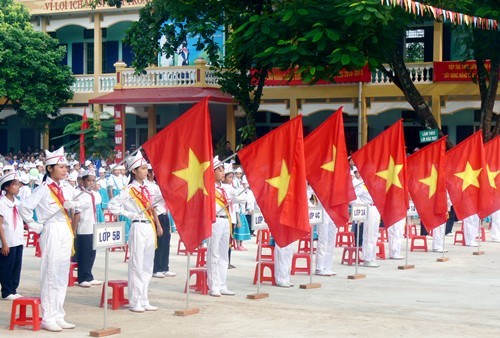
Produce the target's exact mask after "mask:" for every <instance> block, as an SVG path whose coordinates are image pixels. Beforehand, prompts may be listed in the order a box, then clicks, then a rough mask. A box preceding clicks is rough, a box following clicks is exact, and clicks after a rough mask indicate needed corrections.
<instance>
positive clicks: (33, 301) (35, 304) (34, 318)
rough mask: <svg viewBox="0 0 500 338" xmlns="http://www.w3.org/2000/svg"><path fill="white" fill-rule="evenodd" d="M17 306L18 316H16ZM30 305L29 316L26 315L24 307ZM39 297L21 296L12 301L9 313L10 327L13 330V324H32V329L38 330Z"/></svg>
mask: <svg viewBox="0 0 500 338" xmlns="http://www.w3.org/2000/svg"><path fill="white" fill-rule="evenodd" d="M18 306H19V317H16V314H17V307H18ZM28 306H31V317H27V316H26V308H27V307H28ZM40 323H41V318H40V298H31V297H21V298H18V299H14V300H13V301H12V311H11V315H10V329H11V330H14V326H15V325H19V326H25V325H32V326H33V331H38V330H40Z"/></svg>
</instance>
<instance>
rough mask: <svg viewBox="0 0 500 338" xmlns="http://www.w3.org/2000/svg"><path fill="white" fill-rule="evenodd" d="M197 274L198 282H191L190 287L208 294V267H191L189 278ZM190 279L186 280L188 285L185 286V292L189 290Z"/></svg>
mask: <svg viewBox="0 0 500 338" xmlns="http://www.w3.org/2000/svg"><path fill="white" fill-rule="evenodd" d="M192 275H195V276H196V283H195V284H189V289H190V290H193V291H198V292H201V294H203V295H208V276H207V269H206V268H191V269H189V280H191V276H192ZM189 280H188V281H186V286H185V287H184V293H186V292H187V288H188V283H189Z"/></svg>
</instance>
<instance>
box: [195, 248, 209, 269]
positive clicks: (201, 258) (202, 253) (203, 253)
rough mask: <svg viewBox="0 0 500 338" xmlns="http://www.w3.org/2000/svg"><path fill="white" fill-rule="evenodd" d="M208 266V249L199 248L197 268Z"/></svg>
mask: <svg viewBox="0 0 500 338" xmlns="http://www.w3.org/2000/svg"><path fill="white" fill-rule="evenodd" d="M205 266H207V248H205V247H200V248H198V253H197V255H196V267H197V268H203V267H205Z"/></svg>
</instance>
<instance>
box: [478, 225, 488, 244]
mask: <svg viewBox="0 0 500 338" xmlns="http://www.w3.org/2000/svg"><path fill="white" fill-rule="evenodd" d="M477 239H478V240H480V241H481V242H486V231H485V229H484V228H483V227H481V228H480V235H479V236H477Z"/></svg>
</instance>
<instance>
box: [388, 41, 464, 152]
mask: <svg viewBox="0 0 500 338" xmlns="http://www.w3.org/2000/svg"><path fill="white" fill-rule="evenodd" d="M404 43H405V36H404V34H400V38H399V43H398V46H397V48H395V49H394V50H393V52H392V54H391V64H390V66H391V68H392V70H393V71H394V74H393V73H392V72H390V71H387V70H386V69H385V68H384V69H383V70H382V71H383V72H384V73H385V74H387V75H388V76H389V78H390V79H391V80H392V81H393V83H394V84H395V85H396V86H398V88H399V89H401V91H402V92H403V94H404V96H405V98H406V100H407V101H408V103H409V104H410V105H411V106H412V108H413V109H414V110H415V113H416V114H417V117H418V120H419V122H420V124H421V125H422V126H423V127H424V128H426V129H438V130H439V136H440V137H444V136H446V135H445V134H444V133H443V131H442V130H441V128H440V127H439V125H438V123H437V121H436V119H435V118H434V115H433V114H432V111H431V109H430V107H429V105H428V104H427V102H425V100H424V98H423V97H422V95H421V94H420V92H419V91H418V89H417V87H415V84H414V83H413V81H412V79H411V77H410V72H409V71H408V69H407V68H406V65H405V61H404V54H403V51H404ZM453 146H454V145H453V143H452V142H451V141H450V139H449V138H448V139H447V140H446V148H447V149H451V148H452V147H453Z"/></svg>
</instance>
